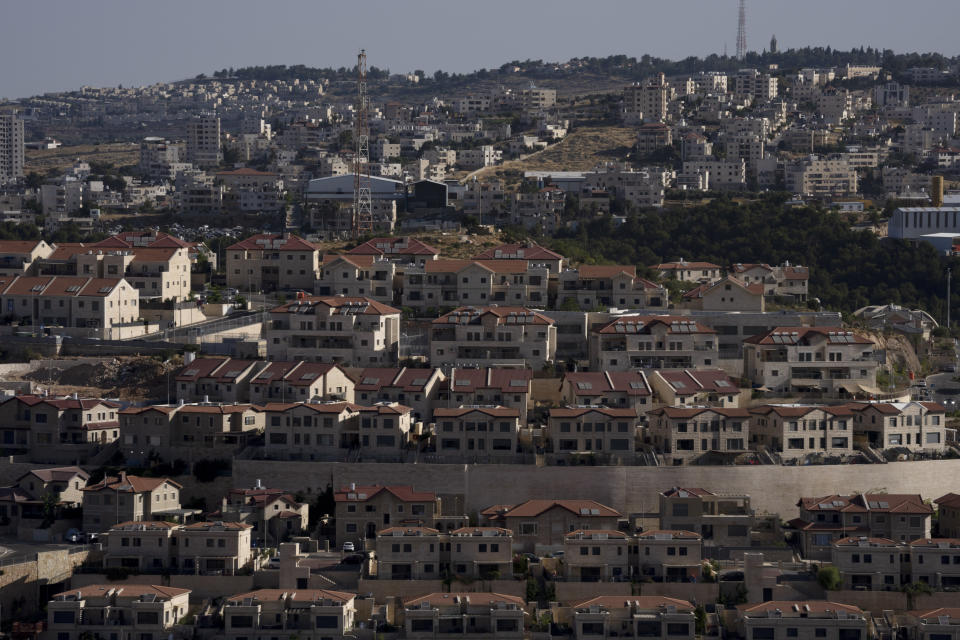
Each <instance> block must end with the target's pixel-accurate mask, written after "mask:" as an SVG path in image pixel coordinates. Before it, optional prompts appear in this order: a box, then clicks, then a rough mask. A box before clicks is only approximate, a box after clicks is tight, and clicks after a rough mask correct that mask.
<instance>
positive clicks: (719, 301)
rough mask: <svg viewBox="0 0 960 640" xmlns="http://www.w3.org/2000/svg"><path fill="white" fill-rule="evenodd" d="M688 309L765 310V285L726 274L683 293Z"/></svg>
mask: <svg viewBox="0 0 960 640" xmlns="http://www.w3.org/2000/svg"><path fill="white" fill-rule="evenodd" d="M683 303H684V306H686V307H687V308H688V309H695V310H698V311H747V312H760V313H763V311H764V310H765V308H766V307H765V303H764V294H763V285H762V284H746V283H744V282H743V281H741V280H739V279H738V278H735V277H734V276H730V275H728V276H725V277H723V278H722V279H720V280H718V281H716V282H714V283H713V284H701V285H700V286H698V287H694V288H693V289H690V290H689V291H687V292H686V293H684V294H683Z"/></svg>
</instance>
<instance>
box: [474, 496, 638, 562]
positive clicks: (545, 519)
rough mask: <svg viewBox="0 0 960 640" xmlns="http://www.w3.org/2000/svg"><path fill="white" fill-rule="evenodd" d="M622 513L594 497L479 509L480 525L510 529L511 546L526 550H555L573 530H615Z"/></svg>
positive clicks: (561, 546) (501, 505)
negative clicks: (593, 498) (511, 532)
mask: <svg viewBox="0 0 960 640" xmlns="http://www.w3.org/2000/svg"><path fill="white" fill-rule="evenodd" d="M622 517H623V516H622V515H621V514H620V512H619V511H617V510H616V509H612V508H611V507H608V506H605V505H602V504H600V503H599V502H597V501H595V500H527V501H526V502H523V503H520V504H517V505H509V504H497V505H493V506H491V507H488V508H487V509H484V510H483V511H481V512H480V524H481V525H484V524H489V525H491V526H499V527H504V528H506V529H509V530H511V531H513V540H514V546H515V547H516V548H518V549H521V550H523V551H527V552H533V553H539V552H541V551H559V550H561V549H563V544H564V540H565V539H566V534H568V533H572V532H574V531H580V530H582V531H619V529H620V527H619V521H620V519H621V518H622Z"/></svg>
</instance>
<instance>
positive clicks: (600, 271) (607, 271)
mask: <svg viewBox="0 0 960 640" xmlns="http://www.w3.org/2000/svg"><path fill="white" fill-rule="evenodd" d="M577 272H578V273H579V274H580V278H581V279H583V278H614V277H616V276H619V275H620V274H626V275H628V276H630V277H631V278H636V277H637V268H636V267H635V266H633V265H632V264H582V265H580V266H579V267H577Z"/></svg>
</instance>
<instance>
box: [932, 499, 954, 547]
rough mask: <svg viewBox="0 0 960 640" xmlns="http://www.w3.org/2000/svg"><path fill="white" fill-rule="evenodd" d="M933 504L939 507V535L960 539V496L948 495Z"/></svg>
mask: <svg viewBox="0 0 960 640" xmlns="http://www.w3.org/2000/svg"><path fill="white" fill-rule="evenodd" d="M933 503H934V504H935V505H937V535H939V536H940V537H941V538H958V539H960V494H956V493H948V494H946V495H943V496H940V497H939V498H937V499H936V500H934V501H933Z"/></svg>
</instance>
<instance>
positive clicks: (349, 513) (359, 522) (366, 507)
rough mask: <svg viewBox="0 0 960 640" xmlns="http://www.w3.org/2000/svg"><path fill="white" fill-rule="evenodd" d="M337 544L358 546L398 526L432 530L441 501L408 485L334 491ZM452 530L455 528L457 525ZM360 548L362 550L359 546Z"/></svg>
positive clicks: (439, 518)
mask: <svg viewBox="0 0 960 640" xmlns="http://www.w3.org/2000/svg"><path fill="white" fill-rule="evenodd" d="M333 498H334V503H335V504H336V511H335V513H334V518H335V521H336V525H337V544H339V545H343V543H344V542H353V543H354V544H355V545H358V546H360V545H362V544H363V541H364V540H365V539H368V538H375V537H376V536H377V532H378V531H381V530H383V529H386V528H389V527H394V526H402V527H407V526H411V527H429V528H435V527H437V526H438V524H439V523H440V522H441V502H440V498H439V497H438V496H437V494H436V493H434V492H432V491H416V490H415V489H414V488H413V487H410V486H402V485H396V486H383V485H373V486H358V485H356V484H350V485H349V486H346V487H342V488H340V489H337V490H336V491H335V492H334V496H333ZM455 528H459V525H458V526H457V527H455ZM360 548H362V547H360Z"/></svg>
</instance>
